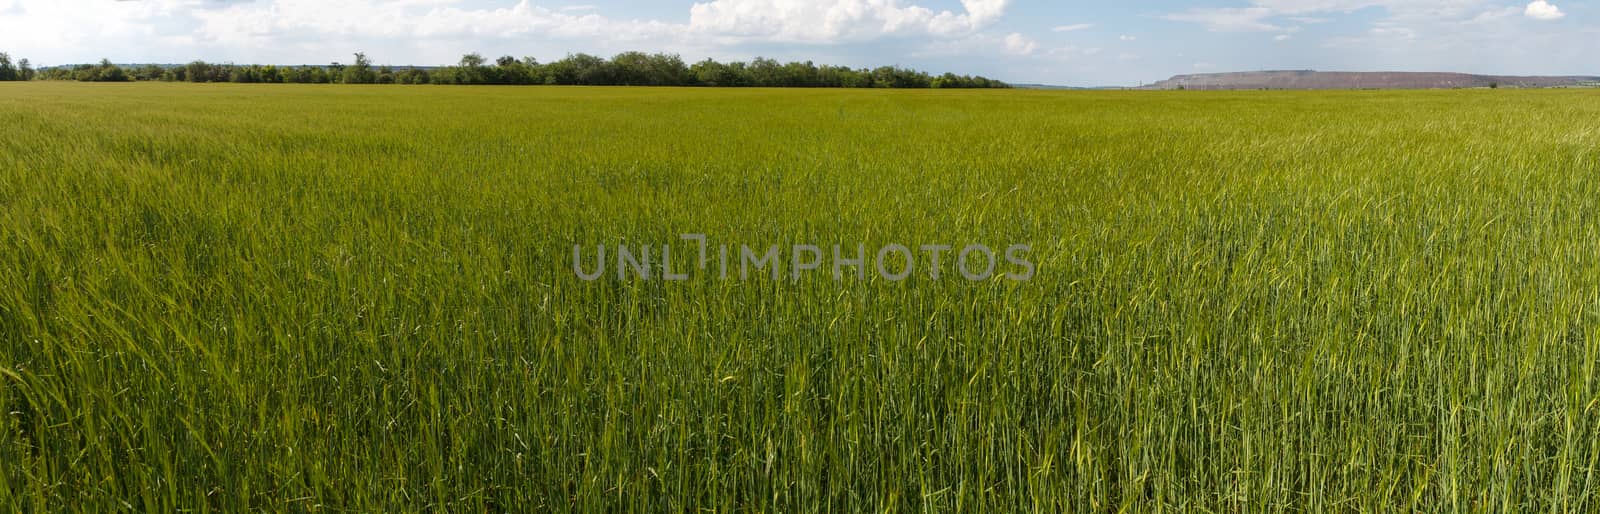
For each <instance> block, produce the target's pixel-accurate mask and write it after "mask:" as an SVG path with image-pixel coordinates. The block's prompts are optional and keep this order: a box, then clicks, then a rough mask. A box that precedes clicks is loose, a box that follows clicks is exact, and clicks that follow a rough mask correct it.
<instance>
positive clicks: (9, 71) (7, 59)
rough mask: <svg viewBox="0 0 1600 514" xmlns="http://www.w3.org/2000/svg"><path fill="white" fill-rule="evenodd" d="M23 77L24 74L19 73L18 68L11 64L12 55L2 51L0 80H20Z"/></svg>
mask: <svg viewBox="0 0 1600 514" xmlns="http://www.w3.org/2000/svg"><path fill="white" fill-rule="evenodd" d="M21 78H22V74H21V73H18V72H17V68H16V67H13V66H12V65H11V55H10V54H7V53H5V52H0V81H12V80H20V79H21Z"/></svg>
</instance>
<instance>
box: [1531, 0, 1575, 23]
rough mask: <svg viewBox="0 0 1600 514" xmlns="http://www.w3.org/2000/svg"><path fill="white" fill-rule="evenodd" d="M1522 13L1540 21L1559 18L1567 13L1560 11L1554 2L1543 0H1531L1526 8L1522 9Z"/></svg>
mask: <svg viewBox="0 0 1600 514" xmlns="http://www.w3.org/2000/svg"><path fill="white" fill-rule="evenodd" d="M1522 14H1523V15H1524V16H1527V17H1529V18H1533V19H1535V20H1541V21H1550V20H1559V19H1561V18H1562V17H1564V16H1566V15H1567V13H1564V12H1561V8H1560V7H1556V6H1555V4H1552V3H1550V2H1546V1H1545V0H1533V2H1532V3H1529V4H1528V8H1527V9H1524V10H1523V11H1522Z"/></svg>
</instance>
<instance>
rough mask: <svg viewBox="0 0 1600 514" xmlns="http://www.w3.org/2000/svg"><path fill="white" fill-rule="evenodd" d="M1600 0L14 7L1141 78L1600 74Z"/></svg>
mask: <svg viewBox="0 0 1600 514" xmlns="http://www.w3.org/2000/svg"><path fill="white" fill-rule="evenodd" d="M1597 3H1600V0H1533V1H1531V2H1525V1H1521V0H1433V1H1423V0H1182V1H1179V0H1157V1H1147V2H1138V3H1133V2H1088V1H1054V2H1047V1H1039V0H698V1H695V0H681V1H680V0H655V1H646V0H341V1H337V2H330V1H326V0H253V1H252V0H121V1H116V0H0V51H6V52H9V53H11V54H12V55H13V56H14V57H26V58H30V59H31V60H32V61H33V62H34V63H36V64H43V65H50V64H63V63H79V62H90V61H97V60H99V59H100V58H102V57H104V58H110V59H112V60H114V61H117V62H186V61H189V60H193V59H196V58H199V59H205V60H208V61H216V62H235V63H277V64H301V63H327V62H332V61H342V62H348V61H349V60H350V55H351V53H353V52H357V51H361V52H366V53H367V54H368V55H370V56H371V57H372V58H373V59H374V60H375V61H377V62H379V63H385V64H447V63H452V62H454V61H456V60H457V59H458V58H459V57H460V55H461V54H463V53H467V52H480V53H482V54H484V55H486V56H489V57H491V58H493V57H496V56H500V55H514V56H519V57H520V56H533V57H536V58H539V59H540V60H541V61H549V60H552V59H555V58H559V57H561V56H563V55H565V54H567V53H569V52H589V53H595V54H601V55H612V54H615V53H617V52H620V51H624V50H645V51H666V52H674V53H678V54H681V55H683V57H684V58H685V59H686V60H690V61H694V60H699V59H702V58H706V57H712V58H717V59H749V58H752V57H756V56H766V57H773V58H777V59H780V60H812V61H815V62H818V63H831V64H844V65H852V66H875V65H882V64H900V65H905V66H911V67H915V68H919V69H924V70H927V71H933V72H943V71H955V72H958V73H970V74H984V75H988V76H992V77H996V78H1001V79H1004V80H1008V81H1012V82H1041V83H1051V84H1064V85H1136V84H1139V83H1143V82H1151V81H1155V80H1160V79H1163V78H1166V77H1169V76H1171V75H1175V74H1184V73H1203V72H1214V71H1238V70H1258V69H1318V70H1348V71H1369V70H1370V71H1383V70H1390V71H1394V70H1413V71H1461V72H1471V73H1494V74H1600V12H1597V11H1600V10H1597V9H1596V5H1595V4H1597Z"/></svg>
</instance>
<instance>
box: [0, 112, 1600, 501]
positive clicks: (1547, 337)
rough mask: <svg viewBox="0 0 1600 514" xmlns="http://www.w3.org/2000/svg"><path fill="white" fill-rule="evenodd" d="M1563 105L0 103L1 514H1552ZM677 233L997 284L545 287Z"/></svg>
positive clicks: (1577, 233)
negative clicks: (968, 263)
mask: <svg viewBox="0 0 1600 514" xmlns="http://www.w3.org/2000/svg"><path fill="white" fill-rule="evenodd" d="M1595 119H1600V97H1597V96H1595V95H1594V94H1593V93H1592V92H1589V91H1577V90H1565V91H1505V90H1500V91H1441V92H1322V93H1285V92H1243V93H1178V92H1174V93H1156V92H1140V93H1120V92H1104V93H1100V92H1068V93H1061V92H1028V91H963V92H941V91H814V90H811V91H803V90H671V89H649V90H638V89H623V88H617V89H558V88H534V89H489V88H485V89H479V88H459V89H457V88H407V87H381V88H362V87H355V86H349V87H318V86H230V85H205V86H195V85H184V84H131V85H88V84H62V83H51V84H36V83H26V84H0V342H3V344H0V384H3V385H0V412H3V413H5V415H4V416H3V417H0V470H3V474H0V508H3V509H4V510H11V511H35V512H44V511H66V512H72V511H114V510H133V511H144V512H180V511H181V512H208V511H225V512H237V511H246V510H259V511H289V512H303V511H327V512H343V511H452V512H485V511H487V512H498V511H512V512H520V511H591V512H597V511H616V510H656V511H697V510H703V509H708V510H716V511H756V512H763V511H764V512H795V511H824V510H826V511H843V512H855V511H869V510H870V511H897V510H911V511H922V510H929V511H972V512H987V511H1036V512H1094V511H1161V510H1174V511H1202V512H1203V511H1226V512H1275V511H1307V510H1308V511H1387V510H1419V511H1436V512H1463V511H1482V512H1488V511H1506V512H1533V511H1585V510H1596V509H1600V499H1597V494H1600V493H1597V491H1600V477H1597V476H1596V472H1597V466H1600V383H1597V380H1596V370H1595V365H1596V363H1597V359H1600V250H1597V249H1600V181H1597V179H1600V150H1597V149H1600V131H1597V130H1596V129H1595V128H1594V126H1595V125H1594V120H1595ZM691 232H701V233H706V234H708V236H709V237H710V238H711V239H712V242H713V244H716V243H730V244H749V245H752V246H760V247H765V246H768V245H790V244H796V243H808V244H818V245H831V244H835V243H840V244H846V245H853V244H855V243H866V244H868V246H869V247H876V246H881V245H883V244H887V243H899V244H905V245H916V244H931V243H944V244H967V243H985V244H990V245H992V246H998V247H1003V246H1004V245H1006V244H1010V243H1018V242H1020V243H1030V244H1032V245H1033V253H1032V257H1033V259H1034V260H1035V261H1036V262H1038V263H1039V271H1038V274H1037V276H1036V277H1034V279H1033V280H1031V281H1029V282H1022V283H1018V282H1014V281H1009V280H1006V279H1004V278H998V277H997V278H996V279H995V280H993V281H984V282H968V281H965V280H950V279H946V280H940V281H933V280H930V279H928V278H927V277H926V275H925V274H922V275H919V276H918V277H916V278H913V279H912V280H908V281H906V282H890V281H886V280H882V279H881V278H876V277H874V276H873V274H870V273H869V275H868V276H869V278H868V279H865V280H857V279H847V280H844V281H841V282H835V281H833V280H832V279H831V278H828V277H827V276H826V274H818V275H815V276H814V277H812V278H808V279H804V280H801V281H799V282H794V281H788V280H780V281H773V280H750V281H720V280H715V279H714V278H711V277H706V276H699V277H696V278H694V279H692V280H690V281H687V282H663V281H635V280H629V281H619V280H616V279H614V278H607V279H603V280H600V281H596V282H584V281H581V280H579V279H578V278H576V276H575V275H574V273H573V271H572V267H571V264H572V263H571V250H572V247H573V245H577V244H581V245H585V246H586V247H593V246H594V245H598V244H606V245H608V246H611V245H616V244H622V243H627V244H643V243H654V244H660V243H667V242H674V241H677V238H678V235H679V234H682V233H691ZM875 245H876V246H875ZM675 250H676V251H681V252H688V251H689V250H690V247H689V246H687V245H684V246H680V247H678V248H676V249H675ZM675 253H676V252H675ZM685 254H686V253H685ZM946 265H947V266H948V265H949V264H948V263H947V264H946ZM946 273H947V274H948V275H953V274H954V272H953V271H950V270H947V271H946Z"/></svg>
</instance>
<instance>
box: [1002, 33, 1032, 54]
mask: <svg viewBox="0 0 1600 514" xmlns="http://www.w3.org/2000/svg"><path fill="white" fill-rule="evenodd" d="M1038 48H1039V43H1037V42H1035V41H1034V40H1032V39H1028V38H1027V36H1023V35H1022V34H1018V33H1015V32H1013V33H1011V34H1010V35H1007V36H1006V53H1009V54H1011V55H1028V54H1031V53H1033V51H1034V50H1037V49H1038Z"/></svg>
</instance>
